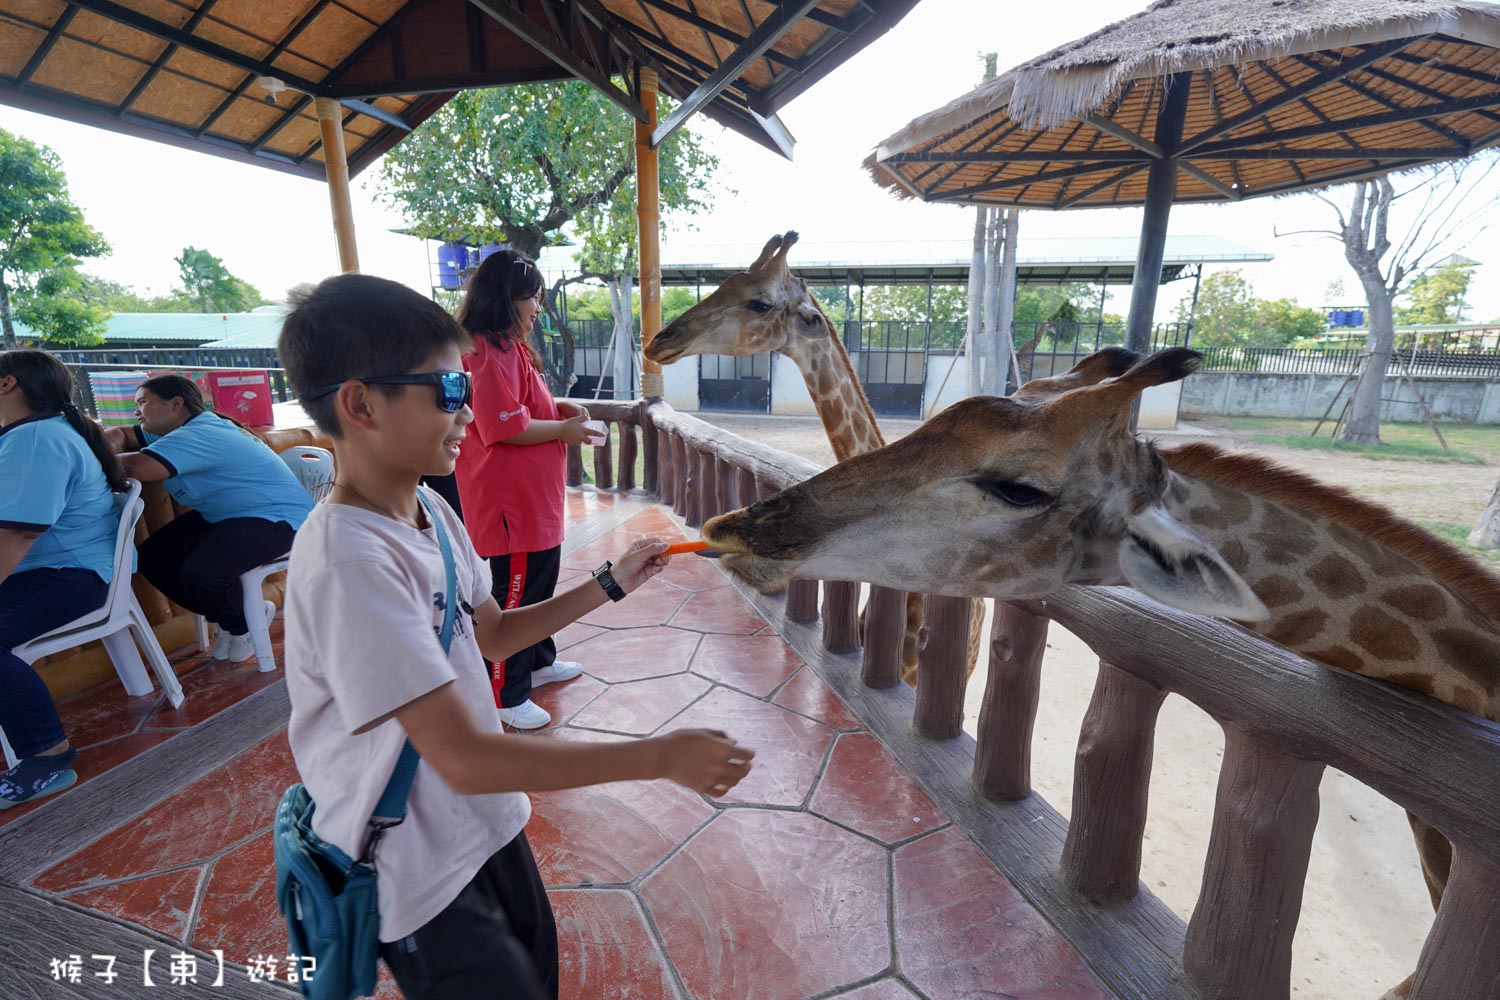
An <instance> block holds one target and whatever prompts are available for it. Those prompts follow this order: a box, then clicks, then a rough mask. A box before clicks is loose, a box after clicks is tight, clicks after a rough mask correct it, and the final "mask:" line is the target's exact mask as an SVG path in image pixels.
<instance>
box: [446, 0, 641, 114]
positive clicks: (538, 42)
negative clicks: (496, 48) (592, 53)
mask: <svg viewBox="0 0 1500 1000" xmlns="http://www.w3.org/2000/svg"><path fill="white" fill-rule="evenodd" d="M550 2H551V0H535V3H540V4H544V5H545V4H547V3H550ZM469 3H471V4H473V5H474V6H475V7H478V8H479V9H480V10H481V11H483V12H484V13H485V14H488V15H489V16H490V17H491V18H493V19H494V20H495V22H496V23H497V24H500V25H502V26H504V27H505V28H506V29H507V30H508V31H510V32H511V33H512V34H514V35H516V36H517V37H519V38H520V39H521V40H522V41H524V42H525V43H526V44H527V45H530V46H531V47H532V48H533V49H535V50H536V51H538V52H540V53H541V54H542V55H544V56H546V57H547V58H548V59H551V60H552V61H553V62H554V63H556V64H557V65H559V66H561V67H562V68H563V69H565V70H567V71H568V72H569V73H570V74H572V75H573V76H576V77H577V78H578V79H580V80H583V81H584V82H585V83H588V84H589V85H590V86H592V87H593V88H594V89H595V90H597V91H599V93H601V94H603V95H604V96H605V97H607V98H609V99H610V100H611V101H614V102H615V103H616V104H618V105H619V106H620V107H621V108H623V109H624V110H625V111H626V113H628V114H629V115H630V116H631V117H632V118H634V119H636V120H637V121H641V122H649V121H650V120H651V115H650V114H649V113H648V112H647V111H646V108H645V107H644V106H643V105H642V104H641V102H640V101H637V100H636V99H635V98H634V97H631V96H630V95H629V94H627V93H626V92H625V91H623V90H621V89H620V88H619V87H616V86H615V85H614V83H613V82H612V81H611V80H610V78H609V77H608V76H606V75H605V74H603V73H601V72H600V71H599V70H597V69H595V68H594V67H592V66H590V65H589V64H588V63H586V62H584V61H583V60H582V59H580V58H578V56H577V55H575V54H574V53H573V52H571V51H569V50H568V49H567V48H566V47H565V46H563V45H561V44H560V43H559V41H558V40H557V39H556V38H553V37H551V36H549V35H548V34H547V33H546V32H545V31H544V30H542V26H541V25H539V24H537V23H536V22H535V21H533V20H532V19H531V18H530V17H528V16H526V14H525V13H524V12H523V11H521V9H520V8H518V7H517V6H515V4H513V3H511V2H510V0H469Z"/></svg>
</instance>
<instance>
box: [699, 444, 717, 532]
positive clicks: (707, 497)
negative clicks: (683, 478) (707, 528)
mask: <svg viewBox="0 0 1500 1000" xmlns="http://www.w3.org/2000/svg"><path fill="white" fill-rule="evenodd" d="M698 478H699V480H700V482H699V485H698V523H699V524H702V523H703V522H704V521H707V520H708V519H709V518H711V517H713V516H714V515H715V514H717V513H719V510H718V506H719V458H718V456H717V455H715V454H714V453H713V452H711V451H705V452H700V453H699V458H698Z"/></svg>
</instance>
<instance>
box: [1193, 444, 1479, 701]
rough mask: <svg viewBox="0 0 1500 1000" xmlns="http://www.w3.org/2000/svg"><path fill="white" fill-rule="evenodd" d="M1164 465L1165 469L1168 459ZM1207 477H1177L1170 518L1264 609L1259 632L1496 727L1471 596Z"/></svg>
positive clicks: (1321, 510) (1393, 555) (1356, 533)
mask: <svg viewBox="0 0 1500 1000" xmlns="http://www.w3.org/2000/svg"><path fill="white" fill-rule="evenodd" d="M1165 457H1166V458H1167V461H1168V465H1169V466H1171V465H1172V464H1173V463H1172V455H1171V454H1170V453H1168V454H1167V455H1166V456H1165ZM1202 472H1203V470H1201V469H1200V470H1196V473H1197V474H1184V473H1182V472H1180V471H1178V470H1177V469H1176V468H1174V470H1173V472H1172V477H1171V480H1172V481H1171V485H1170V487H1169V489H1168V491H1167V498H1166V503H1167V507H1168V509H1169V510H1171V512H1172V515H1173V516H1174V517H1176V518H1177V519H1179V520H1180V521H1182V522H1184V523H1185V524H1187V525H1189V526H1190V527H1191V528H1192V529H1193V530H1194V531H1195V532H1197V533H1198V535H1199V536H1200V537H1202V538H1203V539H1204V540H1205V541H1207V542H1209V543H1210V544H1212V545H1213V546H1214V547H1215V548H1217V549H1218V551H1219V553H1220V554H1221V555H1223V556H1224V558H1225V560H1226V561H1227V562H1228V563H1229V564H1230V565H1231V566H1233V567H1234V569H1235V570H1236V572H1238V573H1239V574H1240V575H1241V576H1242V577H1244V578H1245V580H1246V582H1248V583H1249V584H1250V587H1251V589H1253V590H1254V591H1255V593H1256V595H1257V596H1258V597H1260V599H1261V600H1262V601H1263V602H1265V605H1266V607H1267V608H1269V609H1270V611H1271V616H1270V617H1269V618H1268V619H1267V620H1265V621H1263V622H1257V623H1255V624H1254V625H1252V626H1251V628H1252V629H1253V630H1254V631H1256V632H1258V633H1260V634H1261V635H1264V636H1265V637H1266V638H1268V639H1270V640H1272V641H1273V642H1276V643H1278V644H1280V645H1283V646H1285V647H1287V648H1288V649H1292V650H1295V651H1296V652H1298V653H1301V654H1302V655H1304V656H1307V657H1309V658H1310V659H1314V660H1319V661H1321V662H1323V663H1327V664H1329V665H1331V666H1335V667H1342V668H1344V669H1346V670H1352V671H1354V672H1356V673H1361V674H1366V675H1368V676H1371V677H1377V678H1380V679H1382V680H1388V681H1392V682H1394V683H1396V684H1400V685H1401V686H1403V687H1407V688H1411V689H1413V690H1416V691H1420V692H1422V693H1423V694H1428V695H1431V696H1433V697H1435V698H1437V699H1439V700H1440V701H1444V702H1447V703H1449V704H1451V705H1455V706H1457V707H1459V708H1462V709H1464V710H1465V711H1468V712H1471V713H1473V714H1475V715H1480V716H1484V717H1486V718H1489V719H1495V720H1497V721H1500V632H1497V631H1496V630H1495V626H1494V625H1493V624H1492V616H1491V615H1488V614H1485V613H1484V612H1483V611H1482V610H1481V608H1480V607H1476V606H1475V604H1474V603H1473V597H1474V594H1473V592H1472V590H1471V589H1469V588H1466V587H1465V586H1464V585H1463V584H1462V583H1461V582H1459V581H1456V580H1450V579H1446V578H1445V577H1444V575H1443V574H1442V573H1441V572H1440V571H1435V570H1434V568H1433V566H1431V565H1424V563H1426V562H1428V561H1429V560H1427V559H1419V558H1415V557H1414V556H1413V555H1409V554H1408V551H1410V550H1407V551H1403V546H1401V545H1398V544H1393V543H1392V540H1391V539H1389V538H1385V537H1382V536H1383V534H1384V533H1383V532H1371V531H1363V530H1359V528H1358V527H1357V525H1355V524H1351V523H1349V521H1348V519H1347V517H1346V516H1341V515H1340V514H1338V513H1336V512H1334V511H1331V510H1329V509H1328V508H1327V507H1326V506H1324V505H1322V504H1319V503H1317V502H1308V503H1297V502H1295V501H1294V500H1292V499H1291V498H1290V497H1268V496H1266V495H1265V494H1264V493H1261V492H1258V491H1257V490H1256V489H1255V488H1254V485H1253V484H1251V485H1248V486H1247V485H1243V484H1240V483H1226V482H1223V481H1221V480H1218V479H1216V478H1214V477H1211V476H1206V475H1203V474H1202ZM1307 482H1308V483H1309V484H1311V488H1312V489H1321V490H1322V491H1323V492H1324V493H1325V494H1328V495H1331V496H1336V497H1337V498H1338V500H1340V501H1349V500H1352V498H1346V497H1344V496H1343V495H1342V494H1334V493H1333V491H1331V490H1329V489H1328V488H1326V487H1320V486H1319V485H1318V484H1315V483H1311V481H1310V480H1309V481H1307ZM1352 502H1353V503H1354V504H1355V505H1356V509H1357V510H1358V511H1360V512H1361V514H1366V513H1369V512H1371V511H1373V512H1374V516H1381V517H1384V518H1386V519H1387V521H1388V522H1390V521H1391V520H1392V519H1391V518H1390V515H1389V514H1388V513H1385V512H1383V511H1379V510H1378V509H1376V508H1374V507H1373V505H1370V504H1366V503H1364V502H1362V501H1358V500H1352ZM1405 530H1407V531H1409V532H1412V533H1415V532H1416V529H1415V528H1411V527H1409V526H1408V528H1407V529H1405ZM1433 544H1434V545H1436V544H1438V543H1436V542H1433Z"/></svg>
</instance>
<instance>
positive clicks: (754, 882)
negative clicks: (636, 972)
mask: <svg viewBox="0 0 1500 1000" xmlns="http://www.w3.org/2000/svg"><path fill="white" fill-rule="evenodd" d="M887 862H888V855H887V854H886V852H885V851H883V850H881V849H880V848H879V847H877V846H875V845H874V844H871V843H870V842H869V841H867V840H864V839H862V838H860V837H857V836H855V835H854V834H852V833H849V832H848V831H846V830H840V829H839V828H838V827H836V826H834V825H833V824H831V823H826V822H824V821H823V820H820V819H818V818H817V817H815V816H808V815H806V814H805V813H789V812H775V811H771V810H765V809H736V810H731V811H729V812H727V813H725V814H724V815H722V816H719V817H718V818H717V819H715V820H714V821H713V822H712V823H710V824H709V825H708V828H707V829H706V830H704V831H703V832H702V833H700V834H698V836H696V837H694V838H693V839H692V840H691V841H689V842H688V844H687V846H685V847H684V848H683V849H682V850H681V851H679V852H678V853H677V854H676V855H675V856H674V857H673V858H672V860H670V861H668V862H667V863H666V864H665V865H663V866H662V867H661V868H660V870H658V871H656V872H655V873H653V874H652V875H651V877H650V878H648V879H646V882H645V884H644V885H643V886H642V888H641V894H642V896H643V897H644V899H645V900H646V906H647V907H648V908H649V909H650V911H651V914H652V917H653V918H654V919H655V920H656V923H657V926H658V927H660V928H661V931H662V938H663V940H664V941H665V942H666V947H667V954H668V956H669V957H670V958H671V959H672V963H673V965H675V966H676V968H677V971H678V974H679V975H681V976H682V981H683V983H684V985H686V986H687V988H688V992H689V993H691V994H692V995H693V996H695V997H712V998H716V1000H739V998H747V1000H748V998H750V997H806V996H811V995H813V994H817V993H822V992H825V991H827V990H831V989H835V988H837V987H839V986H843V985H846V984H850V983H856V982H859V981H860V980H863V979H868V978H869V977H870V976H872V975H875V974H876V973H879V972H881V971H882V970H884V969H885V968H886V967H887V966H889V965H890V961H891V939H890V931H889V929H888V924H887V920H886V912H887V906H888V898H887V882H886V879H887Z"/></svg>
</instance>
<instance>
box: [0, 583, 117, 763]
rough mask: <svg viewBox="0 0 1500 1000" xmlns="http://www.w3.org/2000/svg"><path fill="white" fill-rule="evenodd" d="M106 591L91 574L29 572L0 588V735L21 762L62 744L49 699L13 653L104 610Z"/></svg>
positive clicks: (44, 688)
mask: <svg viewBox="0 0 1500 1000" xmlns="http://www.w3.org/2000/svg"><path fill="white" fill-rule="evenodd" d="M108 596H109V585H108V584H107V583H105V582H104V581H103V580H102V579H100V578H99V574H98V573H95V572H94V571H93V570H91V569H29V570H26V571H24V572H21V573H12V574H11V575H10V576H9V577H7V578H6V579H5V581H4V582H3V583H0V729H4V730H5V738H6V739H7V740H8V741H9V742H10V748H11V749H12V750H14V751H15V752H16V756H17V757H20V758H26V757H35V756H36V755H37V754H39V753H41V752H42V751H43V750H50V749H52V748H53V747H55V746H57V745H58V744H59V743H61V742H62V741H63V739H64V738H65V737H64V734H63V727H62V719H60V718H58V715H57V706H56V705H55V704H53V702H52V693H51V692H50V691H48V690H47V685H46V684H43V683H42V679H41V677H39V676H37V672H36V671H35V670H33V669H32V668H31V664H29V663H27V662H26V661H25V660H23V659H21V658H20V657H19V656H17V655H16V654H14V653H12V652H11V650H12V649H14V648H15V647H17V646H19V645H21V644H22V643H23V642H29V641H31V640H32V639H35V638H36V637H37V636H39V635H45V634H46V633H48V632H51V631H52V630H53V629H55V628H57V627H58V626H59V625H66V624H67V623H68V622H70V621H72V620H73V619H75V618H77V617H79V616H80V615H83V614H86V613H88V612H89V611H92V610H94V609H95V608H102V607H103V606H104V601H105V598H107V597H108Z"/></svg>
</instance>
